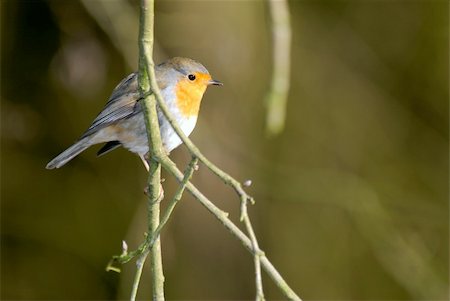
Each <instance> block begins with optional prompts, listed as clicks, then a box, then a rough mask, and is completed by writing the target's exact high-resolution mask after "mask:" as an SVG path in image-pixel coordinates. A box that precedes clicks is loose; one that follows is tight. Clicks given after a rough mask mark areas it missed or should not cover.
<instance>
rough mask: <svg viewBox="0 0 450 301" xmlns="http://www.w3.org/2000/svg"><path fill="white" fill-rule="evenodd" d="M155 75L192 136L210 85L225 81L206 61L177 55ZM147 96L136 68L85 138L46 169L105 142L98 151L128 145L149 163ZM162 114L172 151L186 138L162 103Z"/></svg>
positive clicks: (166, 144)
mask: <svg viewBox="0 0 450 301" xmlns="http://www.w3.org/2000/svg"><path fill="white" fill-rule="evenodd" d="M155 76H156V81H157V84H158V87H159V89H160V91H161V95H162V96H163V99H164V101H165V103H166V105H167V107H168V108H169V110H170V112H171V113H172V115H173V116H174V117H175V120H176V121H177V123H178V125H179V126H180V128H181V129H182V131H183V133H184V134H185V135H186V136H189V135H190V134H191V133H192V131H193V130H194V128H195V125H196V123H197V118H198V114H199V110H200V104H201V101H202V98H203V95H204V93H205V91H206V89H207V87H208V86H211V85H215V86H222V83H221V82H220V81H218V80H214V79H212V77H211V75H210V74H209V72H208V70H207V69H206V68H205V67H204V66H203V65H202V64H201V63H199V62H197V61H195V60H193V59H190V58H183V57H174V58H171V59H169V60H167V61H165V62H163V63H161V64H159V65H157V66H155ZM142 100H143V96H142V94H141V93H140V92H139V87H138V73H137V72H134V73H131V74H130V75H128V76H127V77H126V78H124V79H123V80H122V81H121V82H120V83H119V84H118V85H117V86H116V87H115V88H114V90H113V92H112V94H111V96H110V98H109V99H108V101H107V103H106V105H105V107H104V108H103V110H102V111H101V112H100V114H98V116H97V117H96V118H95V119H94V121H93V122H92V124H91V125H90V126H89V128H88V129H87V130H86V131H85V132H84V133H83V134H82V135H81V137H80V138H79V139H78V140H77V141H76V142H75V143H74V144H73V145H72V146H70V147H69V148H67V149H66V150H64V151H63V152H62V153H60V154H59V155H58V156H56V157H55V158H54V159H52V160H51V161H50V162H49V163H48V164H47V166H46V168H47V169H55V168H60V167H62V166H63V165H65V164H66V163H67V162H69V161H70V160H72V159H73V158H75V157H76V156H77V155H79V154H80V153H81V152H83V151H84V150H86V149H87V148H89V147H90V146H92V145H96V144H100V143H105V144H104V145H103V147H101V148H100V150H99V151H98V152H97V155H98V156H101V155H104V154H106V153H108V152H110V151H112V150H114V149H116V148H118V147H120V146H123V147H124V148H126V149H128V150H129V151H131V152H132V153H135V154H137V155H138V156H139V157H140V158H141V159H142V161H143V162H144V164H145V163H146V160H145V156H146V155H147V154H148V153H149V146H148V138H147V130H146V126H145V120H144V113H143V108H142ZM157 115H158V123H159V128H160V134H161V140H162V145H163V148H164V150H165V151H166V152H167V153H170V152H171V151H172V150H174V149H175V148H177V147H178V146H179V145H181V144H182V141H181V139H180V137H179V136H178V134H177V133H176V132H175V130H174V129H173V128H172V126H171V125H170V123H169V121H168V120H167V119H166V117H165V116H164V114H163V112H162V111H161V109H160V108H159V107H158V106H157ZM146 166H147V165H146Z"/></svg>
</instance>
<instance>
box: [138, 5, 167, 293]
mask: <svg viewBox="0 0 450 301" xmlns="http://www.w3.org/2000/svg"><path fill="white" fill-rule="evenodd" d="M153 27H154V1H153V0H141V9H140V22H139V78H138V80H139V91H140V93H141V95H143V97H144V99H143V101H141V105H142V108H143V113H144V116H145V118H144V119H145V126H146V129H147V136H148V142H149V156H150V158H149V166H150V170H149V177H148V221H149V224H148V233H149V236H151V237H152V236H153V234H154V233H155V231H156V229H157V228H158V226H159V214H160V201H161V199H160V198H161V196H162V195H163V191H162V187H161V165H160V164H159V162H158V160H157V158H159V157H160V156H161V154H163V146H162V142H161V134H160V130H159V123H158V113H157V111H156V99H155V96H154V95H153V94H151V95H148V94H149V91H153V92H159V87H158V85H155V83H156V79H155V70H154V67H155V66H154V63H153V41H154V38H153V32H154V30H153ZM150 259H151V261H150V265H151V273H152V290H153V300H158V301H160V300H164V274H163V266H162V255H161V240H160V238H159V236H157V238H156V240H155V243H154V244H153V245H152V247H151V248H150ZM138 273H139V271H138ZM136 279H137V280H139V279H140V278H138V277H136V278H135V281H136Z"/></svg>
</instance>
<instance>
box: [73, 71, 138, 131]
mask: <svg viewBox="0 0 450 301" xmlns="http://www.w3.org/2000/svg"><path fill="white" fill-rule="evenodd" d="M140 99H141V97H140V94H139V91H138V82H137V73H132V74H130V75H129V76H127V77H126V78H125V79H124V80H122V81H121V82H120V83H119V84H118V85H117V87H116V88H115V89H114V90H113V92H112V94H111V97H110V98H109V100H108V102H107V103H106V105H105V108H104V109H103V111H101V112H100V114H99V115H98V116H97V117H96V118H95V120H94V122H93V123H92V124H91V126H90V127H89V128H88V130H87V131H86V132H85V133H84V134H83V136H82V137H81V138H84V137H86V136H89V135H92V134H93V133H96V132H97V131H99V130H101V129H103V128H105V127H107V126H109V125H111V124H113V123H115V122H117V121H119V120H122V119H125V118H129V117H131V116H134V115H136V114H138V113H139V112H141V106H140V105H137V102H138V100H140Z"/></svg>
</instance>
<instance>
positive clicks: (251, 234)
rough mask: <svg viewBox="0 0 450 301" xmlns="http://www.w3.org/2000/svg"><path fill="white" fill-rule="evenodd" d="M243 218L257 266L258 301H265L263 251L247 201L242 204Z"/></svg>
mask: <svg viewBox="0 0 450 301" xmlns="http://www.w3.org/2000/svg"><path fill="white" fill-rule="evenodd" d="M241 218H242V221H243V222H244V224H245V228H246V229H247V233H248V235H249V237H250V240H251V242H252V248H253V261H254V264H255V282H256V300H257V301H262V300H264V291H263V284H262V277H261V257H260V256H261V253H262V251H261V250H260V249H259V245H258V241H257V240H256V235H255V231H254V230H253V227H252V224H251V222H250V217H249V216H248V212H247V201H243V202H242V204H241Z"/></svg>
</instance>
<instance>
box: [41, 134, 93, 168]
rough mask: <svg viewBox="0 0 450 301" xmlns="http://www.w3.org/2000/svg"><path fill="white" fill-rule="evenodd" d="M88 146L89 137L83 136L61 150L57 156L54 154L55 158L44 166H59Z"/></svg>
mask: <svg viewBox="0 0 450 301" xmlns="http://www.w3.org/2000/svg"><path fill="white" fill-rule="evenodd" d="M89 146H91V143H89V138H88V137H85V138H83V139H81V140H79V141H78V142H76V143H75V144H73V145H72V146H71V147H69V148H68V149H66V150H65V151H63V152H62V153H61V154H59V155H58V156H56V158H54V159H53V160H52V161H50V162H49V163H48V164H47V166H46V167H45V168H47V169H54V168H60V167H61V166H63V165H64V164H66V163H67V162H69V161H70V160H72V159H73V158H74V157H76V156H77V155H78V154H79V153H81V152H82V151H84V150H85V149H86V148H88V147H89Z"/></svg>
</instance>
